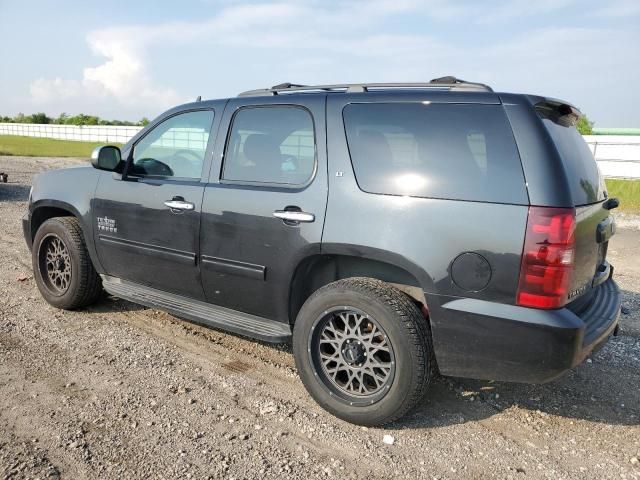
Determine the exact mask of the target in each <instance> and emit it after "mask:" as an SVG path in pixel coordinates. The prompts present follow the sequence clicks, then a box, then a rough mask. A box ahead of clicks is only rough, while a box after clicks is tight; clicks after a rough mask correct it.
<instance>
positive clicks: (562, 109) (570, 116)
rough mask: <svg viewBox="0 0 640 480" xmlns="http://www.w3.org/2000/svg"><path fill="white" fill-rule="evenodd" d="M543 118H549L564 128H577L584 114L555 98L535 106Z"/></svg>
mask: <svg viewBox="0 0 640 480" xmlns="http://www.w3.org/2000/svg"><path fill="white" fill-rule="evenodd" d="M534 108H535V109H536V112H538V115H540V116H541V117H542V118H547V119H549V120H552V121H554V122H556V123H559V124H560V125H563V126H566V127H568V126H571V125H573V126H575V125H576V123H578V120H580V117H582V112H581V111H580V110H578V108H577V107H575V106H573V105H571V104H570V103H567V102H563V101H562V100H557V99H555V98H545V99H544V100H542V101H541V102H538V103H536V104H535V105H534Z"/></svg>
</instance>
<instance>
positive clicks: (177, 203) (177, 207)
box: [164, 197, 196, 212]
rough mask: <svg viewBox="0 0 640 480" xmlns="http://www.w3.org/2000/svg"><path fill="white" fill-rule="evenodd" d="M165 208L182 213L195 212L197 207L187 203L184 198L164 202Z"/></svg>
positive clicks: (174, 198)
mask: <svg viewBox="0 0 640 480" xmlns="http://www.w3.org/2000/svg"><path fill="white" fill-rule="evenodd" d="M164 204H165V206H167V207H169V208H170V209H171V211H172V212H181V211H184V210H194V209H195V208H196V206H195V205H194V204H193V203H191V202H185V200H184V198H182V197H173V198H172V199H171V200H167V201H166V202H164Z"/></svg>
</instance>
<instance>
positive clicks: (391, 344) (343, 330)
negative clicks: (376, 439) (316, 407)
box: [293, 278, 436, 426]
mask: <svg viewBox="0 0 640 480" xmlns="http://www.w3.org/2000/svg"><path fill="white" fill-rule="evenodd" d="M293 349H294V356H295V361H296V366H297V369H298V372H299V375H300V378H301V379H302V382H303V384H304V385H305V387H306V389H307V390H308V392H309V393H310V395H311V396H312V397H313V398H314V399H315V400H316V401H317V402H318V403H319V404H320V406H322V407H323V408H324V409H326V410H327V411H329V412H330V413H332V414H333V415H335V416H337V417H339V418H342V419H343V420H346V421H348V422H351V423H356V424H359V425H367V426H374V425H383V424H386V423H389V422H392V421H394V420H397V419H399V418H400V417H402V416H403V415H405V414H406V413H407V412H408V411H409V410H410V409H412V408H413V407H414V406H415V405H416V404H417V403H418V402H419V401H420V399H421V398H422V397H423V395H424V392H425V390H426V388H427V386H428V385H429V383H430V381H431V380H432V378H433V377H434V375H435V369H436V366H435V358H434V356H433V348H432V346H431V335H430V331H429V326H428V323H427V320H426V319H425V318H424V316H423V315H422V313H421V312H420V310H419V309H418V308H417V306H416V305H415V304H414V303H413V302H412V301H411V300H410V299H409V297H407V296H406V295H405V294H403V293H402V292H400V291H399V290H398V289H396V288H395V287H393V286H391V285H388V284H386V283H384V282H381V281H379V280H374V279H369V278H349V279H345V280H339V281H337V282H334V283H331V284H329V285H326V286H324V287H322V288H321V289H319V290H318V291H317V292H315V293H314V294H313V295H311V297H309V299H308V300H307V301H306V302H305V304H304V305H303V306H302V309H301V310H300V312H299V314H298V317H297V320H296V323H295V327H294V332H293Z"/></svg>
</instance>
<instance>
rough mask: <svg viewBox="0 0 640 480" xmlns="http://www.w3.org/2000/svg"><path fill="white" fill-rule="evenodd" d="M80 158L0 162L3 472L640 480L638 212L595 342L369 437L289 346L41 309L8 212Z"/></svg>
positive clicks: (123, 309) (16, 213) (623, 236)
mask: <svg viewBox="0 0 640 480" xmlns="http://www.w3.org/2000/svg"><path fill="white" fill-rule="evenodd" d="M78 162H79V161H78V160H72V159H64V160H63V159H50V158H19V157H0V172H1V171H5V172H8V174H9V183H7V184H1V183H0V241H1V245H2V249H1V250H0V264H1V265H2V268H1V269H0V291H1V293H2V294H1V296H0V478H5V479H14V478H54V479H55V478H71V479H82V478H101V479H102V478H106V479H120V478H143V477H144V478H194V479H195V478H229V479H231V478H235V479H245V478H247V479H254V478H255V479H262V478H279V479H280V478H304V479H315V478H341V479H344V478H347V479H349V478H354V479H355V478H369V479H376V478H380V479H383V478H427V479H434V478H438V479H443V478H483V479H484V478H504V479H508V478H512V479H521V478H522V479H524V478H532V479H537V478H549V479H559V478H567V479H569V478H576V479H577V478H598V479H600V478H616V479H621V478H622V479H640V464H639V461H638V458H639V457H640V428H639V427H638V424H639V423H640V401H639V399H640V340H639V338H640V256H639V255H638V245H640V230H638V229H637V228H633V223H634V220H633V219H627V221H629V222H631V228H621V229H620V230H619V231H618V233H617V235H616V236H615V237H614V239H613V240H612V242H611V246H610V253H609V258H610V260H611V261H612V263H614V264H615V266H616V277H617V279H618V281H619V284H620V286H621V288H622V289H623V290H624V305H625V306H626V307H627V308H628V312H629V313H628V314H626V315H623V317H622V328H621V335H620V336H618V337H616V338H614V339H612V340H611V341H610V342H609V343H608V344H607V345H606V346H605V347H604V348H603V349H602V350H601V351H600V352H598V353H597V354H596V355H594V356H593V357H592V358H591V359H589V360H588V361H587V362H585V363H584V364H583V365H581V366H579V367H578V368H576V369H575V370H574V371H572V372H571V373H569V374H568V375H566V376H565V377H563V378H561V379H560V380H557V381H555V382H553V383H550V384H547V385H537V386H534V385H519V384H512V383H498V382H481V381H472V380H462V379H448V378H443V379H439V380H438V381H436V383H435V384H434V385H433V386H432V388H431V390H430V392H429V394H428V396H427V397H426V398H425V399H424V400H423V401H422V403H421V404H420V405H419V407H418V408H417V409H416V410H415V411H414V412H412V413H411V414H409V415H408V416H407V417H405V418H404V419H403V420H402V421H400V422H398V423H396V424H393V425H391V426H390V427H389V428H385V429H377V428H369V429H367V428H361V427H357V426H353V425H350V424H347V423H345V422H342V421H340V420H337V419H335V418H334V417H331V416H330V415H328V414H326V413H325V412H324V411H323V410H321V409H320V408H319V407H318V406H317V405H316V404H315V403H314V402H313V400H311V398H310V397H309V396H308V395H307V393H306V392H305V390H304V388H303V386H302V384H301V382H300V381H299V379H298V377H297V375H296V372H295V369H294V363H293V359H292V356H291V351H290V348H289V347H288V346H278V347H273V346H268V345H263V344H260V343H255V342H251V341H248V340H244V339H242V338H238V337H235V336H232V335H226V334H224V333H221V332H218V331H214V330H208V329H205V328H200V327H198V326H195V325H192V324H190V323H188V322H185V321H182V320H179V319H177V318H175V317H172V316H170V315H167V314H165V313H162V312H159V311H156V310H152V309H147V308H142V307H139V306H136V305H134V304H131V303H128V302H126V301H123V300H117V299H114V298H106V299H105V300H103V301H102V302H100V303H99V304H97V305H95V306H93V307H91V308H89V309H88V310H85V311H80V312H63V311H59V310H56V309H54V308H52V307H50V306H48V305H47V304H46V303H45V302H44V301H43V300H42V298H41V297H40V295H39V294H38V291H37V289H36V286H35V283H34V280H33V276H32V273H31V266H30V263H31V262H30V256H29V253H28V252H27V249H26V247H25V244H24V241H23V238H22V233H21V227H20V217H21V216H22V215H23V213H24V211H25V208H26V201H27V197H28V190H29V183H30V179H31V176H32V175H33V174H34V173H36V172H37V171H40V170H42V169H45V168H54V167H61V166H66V165H73V164H77V163H78ZM385 435H390V436H391V437H393V443H392V444H388V443H385V442H384V441H383V438H384V436H385Z"/></svg>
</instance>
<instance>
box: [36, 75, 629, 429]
mask: <svg viewBox="0 0 640 480" xmlns="http://www.w3.org/2000/svg"><path fill="white" fill-rule="evenodd" d="M579 116H580V112H579V111H578V110H577V109H576V108H575V107H573V106H572V105H570V104H568V103H566V102H563V101H560V100H555V99H550V98H545V97H539V96H533V95H523V94H508V93H494V92H493V90H492V89H491V88H489V87H487V86H486V85H482V84H478V83H470V82H463V81H460V80H457V79H455V78H454V77H445V78H442V79H436V80H434V81H431V82H429V83H416V84H362V85H323V86H302V85H292V84H282V85H278V86H276V87H273V88H269V89H265V90H255V91H250V92H245V93H243V94H241V95H240V96H239V97H237V98H231V99H225V100H213V101H198V102H195V103H190V104H187V105H182V106H179V107H176V108H174V109H172V110H170V111H168V112H166V113H164V114H162V115H161V116H160V117H158V118H157V119H155V120H154V121H153V122H152V123H151V124H150V125H149V126H147V127H146V128H145V129H144V130H142V131H141V132H140V133H138V134H137V135H136V136H135V137H134V138H132V139H131V141H129V142H128V143H127V144H126V145H125V146H124V148H123V149H122V152H121V151H120V150H119V149H118V148H116V147H113V146H104V147H100V148H98V149H96V151H94V153H93V157H92V163H93V167H94V168H91V167H80V168H70V169H64V170H56V171H49V172H46V173H42V174H39V175H37V176H36V177H35V179H34V183H33V189H32V194H31V195H30V199H29V212H28V214H27V215H26V216H25V217H24V235H25V237H26V240H27V244H28V245H29V247H30V248H31V250H32V252H33V269H34V274H35V279H36V281H37V284H38V287H39V289H40V291H41V293H42V295H43V296H44V297H45V299H46V300H47V301H48V302H49V303H50V304H52V305H54V306H56V307H59V308H65V309H73V308H81V307H83V306H86V305H88V304H90V303H91V302H93V301H94V300H95V299H96V298H97V297H98V296H99V294H100V292H101V290H102V287H104V289H105V290H106V291H107V292H109V293H111V294H113V295H115V296H118V297H122V298H125V299H128V300H131V301H132V302H136V303H140V304H143V305H147V306H150V307H154V308H159V309H163V310H166V311H167V312H170V313H172V314H175V315H177V316H180V317H183V318H186V319H189V320H191V321H194V322H198V323H201V324H204V325H207V326H211V327H215V328H220V329H224V330H228V331H230V332H234V333H237V334H241V335H245V336H248V337H252V338H256V339H259V340H263V341H267V342H286V341H289V340H290V339H291V338H292V341H293V349H294V354H295V360H296V365H297V367H298V371H299V373H300V377H301V378H302V381H303V383H304V385H305V386H306V388H307V389H308V391H309V392H310V394H311V395H312V396H313V397H314V398H315V399H316V401H317V402H318V403H319V404H320V405H322V406H323V407H324V408H325V409H327V410H328V411H330V412H331V413H333V414H335V415H337V416H338V417H340V418H343V419H346V420H348V421H351V422H354V423H358V424H364V425H376V424H382V423H385V422H389V421H392V420H394V419H397V418H399V417H400V416H402V415H403V414H404V413H405V412H407V411H408V410H409V409H410V408H411V407H412V406H414V405H415V404H416V403H417V402H418V401H419V400H420V398H421V396H422V395H423V392H424V391H425V390H426V388H427V387H428V385H429V382H430V381H431V380H432V379H433V377H434V375H435V374H436V372H440V373H441V374H443V375H452V376H461V377H472V378H481V379H495V380H504V381H514V382H546V381H549V380H552V379H554V378H556V377H558V376H559V375H561V374H562V373H564V372H566V371H567V370H568V369H570V368H572V367H574V366H575V365H577V364H578V363H580V362H581V361H582V360H583V359H584V358H585V357H586V356H587V355H589V353H590V352H591V351H592V350H593V349H594V348H595V347H597V346H599V345H601V344H602V343H603V342H604V341H605V340H606V339H607V338H608V337H609V336H610V335H611V334H612V333H614V332H615V330H616V327H617V322H618V316H619V311H620V299H619V296H620V295H619V290H618V288H617V286H616V284H615V283H614V281H613V280H612V278H611V277H612V272H613V268H612V267H611V266H610V265H609V264H608V263H607V261H606V260H605V257H606V252H607V243H608V241H609V239H610V238H611V236H612V235H613V234H614V232H615V224H614V220H613V217H612V216H611V215H610V213H609V212H610V210H611V209H612V208H615V207H616V206H617V204H618V202H617V200H616V199H614V198H607V192H606V190H605V186H604V182H603V181H602V178H601V176H600V174H599V171H598V168H597V166H596V163H595V161H594V159H593V156H592V154H591V152H590V151H589V149H588V147H587V145H586V144H585V142H584V141H583V139H582V137H581V136H580V135H579V134H578V132H577V130H576V129H575V127H574V124H575V122H576V120H577V119H578V118H579Z"/></svg>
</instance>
